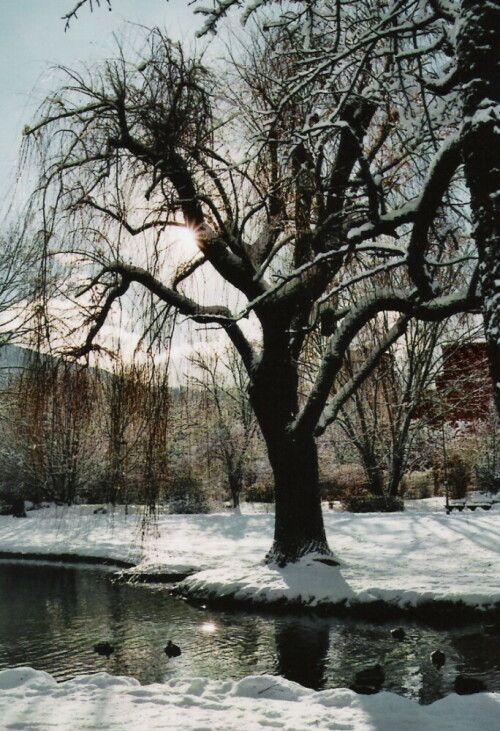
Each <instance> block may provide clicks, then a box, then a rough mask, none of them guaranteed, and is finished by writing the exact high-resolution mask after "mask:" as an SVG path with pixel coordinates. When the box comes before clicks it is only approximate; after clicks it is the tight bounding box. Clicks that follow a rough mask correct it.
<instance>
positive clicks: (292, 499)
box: [249, 318, 333, 566]
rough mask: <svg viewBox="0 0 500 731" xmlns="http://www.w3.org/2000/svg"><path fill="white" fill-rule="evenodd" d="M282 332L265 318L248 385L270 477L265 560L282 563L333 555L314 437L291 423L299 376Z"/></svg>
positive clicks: (295, 411)
mask: <svg viewBox="0 0 500 731" xmlns="http://www.w3.org/2000/svg"><path fill="white" fill-rule="evenodd" d="M286 330H287V328H286V326H285V327H283V323H281V324H280V323H279V321H278V319H277V318H275V319H274V320H272V321H266V320H265V321H264V350H263V355H262V358H261V361H260V363H259V365H258V367H257V369H256V371H255V372H254V373H253V375H252V378H251V384H250V389H249V394H250V400H251V403H252V407H253V408H254V410H255V414H256V416H257V420H258V422H259V426H260V428H261V431H262V435H263V437H264V439H265V441H266V445H267V449H268V455H269V461H270V463H271V467H272V470H273V476H274V492H275V510H276V515H275V530H274V541H273V545H272V547H271V550H270V551H269V553H268V555H267V557H266V560H267V562H268V563H274V562H275V563H278V564H279V565H281V566H284V565H285V564H287V563H291V562H294V561H297V560H298V559H299V558H301V557H302V556H305V555H307V554H308V553H313V552H314V553H320V554H322V555H323V556H332V553H331V551H330V548H329V546H328V542H327V539H326V534H325V527H324V522H323V513H322V508H321V494H320V488H319V470H318V453H317V449H316V442H315V438H314V436H313V433H312V431H311V430H309V429H297V428H295V429H294V428H293V427H292V424H293V423H294V420H295V417H296V415H297V411H298V388H299V379H298V373H297V364H296V362H295V360H294V359H293V358H292V356H291V355H290V347H289V337H288V334H287V332H286ZM330 560H331V561H332V562H333V558H332V559H330Z"/></svg>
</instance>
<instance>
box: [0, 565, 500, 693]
mask: <svg viewBox="0 0 500 731" xmlns="http://www.w3.org/2000/svg"><path fill="white" fill-rule="evenodd" d="M403 626H404V629H405V631H406V635H407V636H406V638H405V639H404V640H403V641H402V642H397V641H395V640H394V639H393V638H392V636H391V634H390V629H391V628H392V627H393V625H372V624H368V623H365V622H354V621H346V620H339V619H331V620H330V619H328V620H326V619H315V618H311V617H297V616H272V615H264V614H245V613H241V612H219V611H217V612H216V611H211V610H203V609H197V608H195V607H192V606H190V605H189V604H187V603H186V602H184V601H182V600H180V599H177V598H173V597H171V596H170V595H169V593H168V589H167V588H166V587H165V586H161V587H149V586H144V585H130V584H121V583H114V582H113V581H112V574H111V573H110V572H109V571H105V570H103V569H96V568H82V567H61V566H52V565H37V564H31V565H30V564H23V563H8V562H0V669H2V668H5V667H16V666H22V665H30V666H32V667H34V668H36V669H38V670H46V671H47V672H49V673H51V674H52V675H54V676H55V677H56V678H57V679H59V680H64V679H68V678H71V677H73V676H75V675H78V674H83V673H93V672H97V671H101V670H106V671H108V672H110V673H113V674H116V675H131V676H134V677H136V678H138V679H139V680H140V681H141V682H142V683H151V682H157V681H160V682H161V681H164V680H166V679H169V678H173V677H176V676H194V675H198V676H205V677H211V678H232V679H237V678H241V677H243V676H245V675H249V674H260V673H271V674H276V675H282V676H284V677H285V678H288V679H289V680H294V681H296V682H298V683H301V684H302V685H305V686H307V687H311V688H315V689H324V688H334V687H349V685H351V684H352V682H353V678H354V674H355V673H356V672H357V671H358V670H361V669H362V668H365V667H367V666H370V665H373V664H374V663H377V662H380V663H382V664H383V666H384V668H385V673H386V681H385V683H384V690H389V691H393V692H395V693H398V694H400V695H405V696H408V697H412V698H416V699H417V700H419V701H420V702H422V703H430V702H431V701H433V700H436V699H437V698H441V697H443V696H445V695H447V694H448V693H451V692H453V681H454V679H455V677H456V675H457V674H458V673H465V674H470V675H474V676H475V677H478V678H481V679H482V680H483V681H484V682H485V683H486V685H487V687H488V690H492V691H497V692H500V629H499V630H498V634H495V632H496V630H494V629H493V630H492V629H490V628H487V629H485V628H484V627H482V626H481V625H475V626H468V627H461V628H452V629H449V630H447V631H441V630H436V629H431V628H428V627H425V626H423V625H416V624H404V625H403ZM492 632H493V634H492ZM169 639H172V640H173V641H174V642H176V643H177V644H178V645H180V646H181V648H182V655H181V656H180V657H178V658H174V659H170V660H169V659H168V658H167V657H166V655H165V653H164V651H163V648H164V647H165V645H166V643H167V641H168V640H169ZM104 640H107V641H109V642H111V643H112V644H113V646H114V647H115V652H114V654H113V655H112V656H111V657H110V658H109V659H106V658H104V657H101V656H99V655H97V654H95V653H94V652H93V649H92V648H93V646H94V645H95V644H96V643H97V642H99V641H104ZM436 648H440V649H442V650H443V651H444V652H445V653H446V656H447V662H446V664H445V665H444V667H443V669H442V670H437V669H436V668H435V667H434V666H433V665H432V663H431V662H430V659H429V655H430V653H431V652H432V650H434V649H436Z"/></svg>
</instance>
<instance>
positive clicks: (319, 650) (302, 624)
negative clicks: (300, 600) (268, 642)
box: [276, 618, 330, 690]
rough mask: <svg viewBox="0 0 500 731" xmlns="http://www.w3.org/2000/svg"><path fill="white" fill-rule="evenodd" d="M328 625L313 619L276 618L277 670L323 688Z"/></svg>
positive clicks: (291, 677)
mask: <svg viewBox="0 0 500 731" xmlns="http://www.w3.org/2000/svg"><path fill="white" fill-rule="evenodd" d="M329 646H330V625H329V624H328V623H327V622H322V621H320V620H314V619H310V620H309V619H302V618H301V619H297V618H293V619H282V620H277V621H276V652H277V666H276V672H277V673H278V674H279V675H282V676H283V677H284V678H286V679H287V680H293V681H295V682H296V683H300V684H301V685H304V686H305V687H306V688H314V689H316V690H319V689H321V688H324V687H325V680H326V664H327V657H328V649H329Z"/></svg>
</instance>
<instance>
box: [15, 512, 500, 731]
mask: <svg viewBox="0 0 500 731" xmlns="http://www.w3.org/2000/svg"><path fill="white" fill-rule="evenodd" d="M244 513H245V508H244ZM325 520H326V528H327V533H328V537H329V540H330V545H331V546H332V548H333V549H334V550H335V552H336V554H337V557H338V558H339V559H340V560H341V561H342V566H341V569H340V571H339V570H338V569H335V568H332V567H328V566H325V565H324V564H322V563H318V562H315V561H314V558H311V559H309V560H308V561H307V562H305V561H304V562H303V563H302V564H300V563H299V564H297V565H295V566H292V567H288V568H286V569H282V570H278V569H270V568H267V567H265V566H263V565H262V563H261V560H262V558H263V556H264V554H265V552H266V550H267V549H268V548H269V546H270V543H271V538H272V525H273V516H272V515H267V514H262V513H256V512H253V511H252V512H248V514H243V515H237V514H232V513H227V514H211V515H196V516H169V515H165V516H160V517H159V518H158V520H157V521H156V522H155V523H153V524H151V525H150V526H149V530H147V531H146V532H144V530H143V527H144V526H143V522H142V517H141V515H140V514H139V513H134V512H133V511H132V512H131V513H130V514H129V515H124V514H123V509H116V510H115V511H109V512H108V513H107V514H98V515H94V514H93V510H92V509H91V508H89V507H87V506H78V507H73V508H62V507H57V508H56V507H51V508H47V509H43V510H38V511H33V512H29V513H28V518H26V519H13V518H12V517H8V516H5V517H0V552H15V553H31V554H34V553H36V554H43V555H49V554H58V555H60V554H71V555H74V556H75V557H76V556H86V557H94V558H96V557H99V558H108V559H115V560H121V561H127V562H130V563H133V564H137V565H138V566H139V568H140V569H141V571H153V572H157V571H163V572H165V573H169V572H173V571H180V572H185V571H188V570H193V571H196V572H197V573H195V574H194V575H193V576H191V577H190V578H188V579H187V580H186V581H185V582H184V586H185V588H186V590H187V591H190V592H191V593H197V592H198V593H199V594H200V596H206V595H210V594H212V595H217V594H218V595H222V594H224V595H226V596H227V595H234V596H235V597H236V598H240V599H247V600H252V599H253V600H255V599H257V601H260V602H266V601H273V600H277V601H279V600H282V599H283V598H285V599H287V600H289V601H296V602H297V601H300V602H302V603H304V604H308V605H310V606H315V605H320V604H322V603H329V602H336V601H339V600H345V601H346V602H347V603H349V602H352V601H363V602H369V601H372V600H374V599H384V600H385V601H389V602H393V603H395V604H398V605H399V606H402V605H411V606H415V605H418V604H419V603H421V602H428V601H430V600H432V599H438V600H443V599H448V600H454V601H457V600H462V601H464V602H465V603H467V604H469V605H473V606H481V607H488V606H492V605H493V604H495V603H496V602H500V571H499V568H500V566H499V563H500V550H499V549H500V506H495V507H494V508H493V509H492V510H491V511H489V512H483V511H481V510H477V511H475V512H464V513H452V514H451V515H446V514H445V512H444V509H443V502H442V500H434V499H432V500H425V501H418V502H415V503H410V504H409V506H408V509H407V511H406V512H405V513H401V514H384V515H381V514H368V515H353V514H350V513H343V512H335V511H326V513H325ZM305 563H308V564H309V565H308V566H307V567H306V566H304V564H305ZM269 727H271V728H278V729H290V730H291V729H293V730H294V731H301V730H303V731H306V730H307V729H313V728H316V729H317V728H319V729H344V730H346V731H350V729H357V730H358V731H364V730H365V729H370V731H391V730H392V729H394V730H396V729H397V731H400V730H401V729H403V728H406V729H410V730H411V729H415V730H417V731H424V730H427V729H429V731H430V730H431V729H432V731H435V730H441V729H450V731H462V730H463V731H465V730H466V731H476V730H477V731H490V729H491V731H493V729H495V731H498V729H499V728H500V694H493V693H482V694H478V695H474V696H463V697H462V696H457V695H451V696H448V697H447V698H445V699H443V700H440V701H437V702H436V703H433V704H432V705H430V706H419V705H418V704H417V703H416V702H414V701H412V700H409V699H406V698H400V697H398V696H396V695H393V694H390V693H379V694H377V695H374V696H360V695H357V694H355V693H353V692H352V691H349V690H345V689H335V690H325V691H320V692H314V691H311V690H307V689H305V688H302V687H301V686H299V685H296V684H294V683H292V682H289V681H286V680H283V679H280V678H276V677H270V676H259V677H248V678H246V679H244V680H240V681H235V682H231V681H215V680H206V679H200V678H186V679H183V680H178V679H176V680H171V681H169V682H168V683H165V684H161V685H159V684H155V685H149V686H140V685H139V684H138V682H137V681H134V680H132V679H130V678H114V677H112V676H109V675H107V674H102V673H100V674H98V675H93V676H82V677H78V678H76V679H74V680H72V681H67V682H65V683H56V681H55V680H53V679H52V678H51V677H50V676H49V675H47V674H46V673H43V672H39V671H34V670H31V669H19V668H18V669H15V670H5V671H3V672H0V728H2V729H4V728H5V729H9V730H10V729H12V730H13V729H16V730H21V731H22V730H24V729H26V730H28V729H29V730H30V731H32V730H33V729H36V730H37V731H42V730H45V729H51V731H52V730H53V729H56V730H57V731H67V730H68V729H84V728H85V729H112V730H113V731H122V730H123V731H131V730H134V729H139V728H141V729H142V730H147V731H149V729H192V730H193V731H194V730H195V729H196V730H198V731H201V730H202V729H214V728H219V729H221V731H226V730H227V731H230V730H231V729H239V730H241V729H245V730H252V729H264V728H269Z"/></svg>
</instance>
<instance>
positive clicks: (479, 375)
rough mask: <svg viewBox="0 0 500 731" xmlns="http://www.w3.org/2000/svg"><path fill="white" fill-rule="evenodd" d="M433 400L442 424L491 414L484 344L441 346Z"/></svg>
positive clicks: (489, 379) (490, 389)
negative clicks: (441, 355) (440, 412)
mask: <svg viewBox="0 0 500 731" xmlns="http://www.w3.org/2000/svg"><path fill="white" fill-rule="evenodd" d="M436 397H437V401H438V404H437V406H438V409H439V408H440V406H439V402H441V410H442V413H443V416H444V418H445V420H446V421H476V420H478V419H485V418H486V417H487V416H488V414H489V413H490V412H491V405H492V398H493V384H492V381H491V376H490V371H489V364H488V353H487V349H486V343H484V342H483V343H480V342H476V343H463V344H459V345H454V344H448V345H443V371H442V373H441V374H440V375H439V376H438V378H437V379H436Z"/></svg>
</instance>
